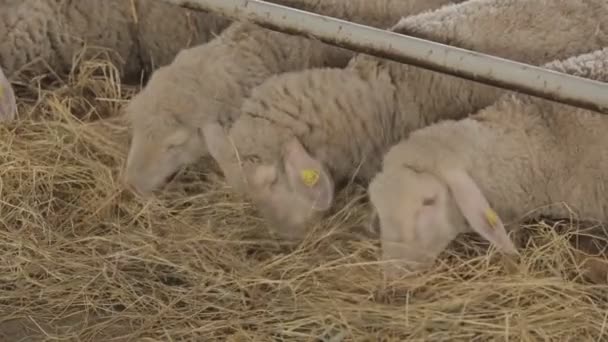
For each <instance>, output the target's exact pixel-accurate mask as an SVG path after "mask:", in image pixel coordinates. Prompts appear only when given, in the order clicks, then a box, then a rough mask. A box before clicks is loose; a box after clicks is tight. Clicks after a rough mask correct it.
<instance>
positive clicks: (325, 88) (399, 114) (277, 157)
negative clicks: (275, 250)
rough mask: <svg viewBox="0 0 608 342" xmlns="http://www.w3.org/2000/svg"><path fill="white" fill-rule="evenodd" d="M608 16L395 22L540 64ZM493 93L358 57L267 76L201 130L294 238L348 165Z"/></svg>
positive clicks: (484, 5) (553, 9) (522, 14)
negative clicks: (224, 120) (222, 119)
mask: <svg viewBox="0 0 608 342" xmlns="http://www.w3.org/2000/svg"><path fill="white" fill-rule="evenodd" d="M607 18H608V5H607V4H606V2H605V1H603V0H593V1H579V2H572V1H569V0H556V1H550V2H547V1H545V0H528V1H513V0H470V1H468V2H465V3H462V4H459V5H452V6H446V7H443V8H440V9H438V10H436V11H434V12H430V13H424V14H421V15H417V16H412V17H408V18H406V19H403V20H402V21H401V22H400V23H399V25H397V26H396V29H398V30H407V31H409V32H415V34H417V35H427V36H429V37H433V38H434V39H435V40H439V41H441V42H444V43H445V42H449V43H452V44H454V45H459V46H463V47H466V48H469V49H472V50H478V51H482V52H485V53H490V54H494V55H499V56H501V57H505V58H511V59H515V60H520V61H523V62H528V63H535V64H542V63H546V62H548V61H550V60H552V59H554V58H565V57H568V56H571V55H574V54H578V53H582V52H588V51H591V50H595V49H598V48H600V47H602V46H605V45H606V44H607V43H608V32H607V31H606V29H603V28H602V27H598V25H597V23H598V22H603V21H604V20H605V19H607ZM556 21H558V22H559V23H560V26H559V27H556V26H555V22H556ZM589 32H595V35H594V37H593V38H594V39H589ZM497 33H500V34H497ZM500 93H501V91H500V89H498V88H494V87H490V86H486V85H482V84H479V83H475V82H471V81H467V80H464V79H460V78H457V77H453V76H449V75H445V74H441V73H436V72H431V71H429V70H426V69H421V68H416V67H413V66H408V65H402V64H399V63H395V62H389V61H386V60H381V59H377V58H372V57H371V56H364V55H360V56H358V57H355V59H353V61H352V62H351V64H350V65H349V68H348V69H347V70H340V69H316V70H307V71H304V72H299V73H294V72H292V73H286V74H283V75H279V76H276V77H273V78H271V79H269V80H268V81H266V82H265V83H264V84H262V85H261V86H259V87H257V88H256V89H254V90H253V92H252V95H251V97H250V98H249V99H248V100H247V101H246V102H245V103H244V104H243V107H242V114H241V117H240V118H239V119H238V120H237V121H236V122H235V123H234V124H233V126H232V128H231V129H230V131H229V133H228V135H226V133H225V132H224V130H223V129H222V127H220V126H219V125H217V124H209V125H208V126H207V127H206V128H205V137H206V139H207V142H206V143H207V146H208V148H209V150H210V153H211V154H212V155H213V157H214V158H215V159H216V161H217V162H218V164H219V165H220V166H221V168H222V170H223V171H224V174H225V176H226V179H227V181H228V183H229V184H231V185H232V186H233V187H234V188H236V189H237V190H238V191H243V192H245V193H246V194H248V195H249V197H250V198H251V199H252V200H253V202H254V203H256V205H257V207H258V209H259V210H260V212H261V213H262V215H263V216H265V217H266V218H267V220H268V221H269V223H270V224H271V225H272V226H275V227H276V228H278V231H279V232H280V233H282V234H283V235H284V236H285V237H292V236H293V237H298V236H301V234H303V233H304V232H305V230H304V227H305V226H307V225H309V224H310V223H312V222H313V221H316V220H317V219H318V218H321V217H322V216H323V215H324V213H325V212H326V211H327V210H329V209H330V207H331V205H332V202H333V198H334V192H335V191H336V190H337V189H339V188H340V187H341V184H344V183H345V182H347V181H349V180H351V178H353V173H355V172H356V173H357V174H356V177H355V179H358V180H359V181H361V182H362V183H364V184H365V183H366V182H367V181H368V180H369V179H370V177H371V176H373V175H374V174H375V172H377V171H378V170H379V169H380V167H381V160H382V155H383V153H384V152H385V151H386V150H387V149H388V148H389V147H390V146H391V145H392V144H394V143H397V142H398V141H399V140H400V139H401V138H403V137H405V136H407V134H408V133H409V132H411V131H412V130H414V129H417V128H420V127H423V126H425V125H427V124H429V123H431V122H434V121H437V120H440V119H448V118H459V117H464V116H466V115H467V114H469V113H471V112H473V111H474V110H475V109H480V108H482V107H485V106H487V105H489V104H491V103H492V102H493V101H495V100H496V99H497V97H498V95H499V94H500ZM235 150H236V152H238V153H235V152H234V151H235Z"/></svg>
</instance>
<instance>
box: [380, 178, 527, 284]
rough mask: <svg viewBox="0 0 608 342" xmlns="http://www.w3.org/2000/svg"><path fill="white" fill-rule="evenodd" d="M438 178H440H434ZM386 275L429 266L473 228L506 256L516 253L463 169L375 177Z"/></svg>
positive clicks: (501, 224)
mask: <svg viewBox="0 0 608 342" xmlns="http://www.w3.org/2000/svg"><path fill="white" fill-rule="evenodd" d="M438 175H440V176H438ZM369 197H370V201H371V202H372V204H373V206H374V208H375V211H376V216H377V221H378V224H379V226H380V227H379V230H380V237H381V244H382V259H383V260H388V259H397V262H396V263H394V264H391V265H390V266H387V274H388V275H389V276H392V275H396V274H398V272H399V271H398V269H399V268H401V267H403V268H405V269H407V270H411V271H415V270H421V269H424V268H426V267H428V266H429V265H430V264H431V263H432V262H433V261H434V259H435V258H436V257H437V256H438V255H439V254H440V253H441V252H442V251H443V249H445V248H446V247H447V245H448V244H449V243H450V241H452V240H453V239H454V238H455V237H456V236H457V235H458V234H460V233H462V232H467V231H470V230H471V229H472V230H473V231H475V232H477V233H479V234H480V235H482V236H483V237H484V238H486V239H487V240H489V241H490V242H492V243H494V244H495V245H496V246H497V247H498V248H499V249H501V250H502V251H504V252H507V253H511V254H517V250H516V248H515V246H514V245H513V243H512V242H511V240H510V239H509V237H508V236H507V233H506V230H505V228H504V225H503V223H502V221H501V220H500V218H499V217H498V216H497V215H496V213H495V212H494V211H493V210H492V209H491V208H490V206H489V204H488V202H487V200H486V199H485V197H484V195H483V194H482V193H481V191H480V189H479V188H478V187H477V185H476V184H475V182H474V181H473V180H472V178H471V177H469V175H468V174H467V173H466V172H464V171H460V170H457V171H453V170H452V171H448V172H444V173H428V172H417V171H415V170H413V169H412V168H409V167H400V168H397V169H388V170H385V171H383V172H381V173H379V174H378V175H377V176H376V177H375V178H374V179H373V180H372V181H371V182H370V186H369Z"/></svg>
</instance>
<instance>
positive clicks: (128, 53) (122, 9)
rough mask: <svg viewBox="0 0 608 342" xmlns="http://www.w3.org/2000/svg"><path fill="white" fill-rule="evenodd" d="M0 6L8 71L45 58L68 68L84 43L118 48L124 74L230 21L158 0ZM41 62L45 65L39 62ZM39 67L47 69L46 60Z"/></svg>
mask: <svg viewBox="0 0 608 342" xmlns="http://www.w3.org/2000/svg"><path fill="white" fill-rule="evenodd" d="M1 6H2V8H1V9H0V37H2V39H1V40H0V65H1V66H2V67H3V69H4V71H5V72H6V73H7V76H9V77H10V76H11V75H12V74H13V73H14V72H16V71H18V70H19V69H20V68H22V67H24V66H26V65H27V64H30V63H34V62H36V61H37V60H39V59H41V60H44V62H46V64H48V65H49V66H51V67H52V68H53V69H55V70H56V71H67V70H69V69H70V67H71V65H72V60H73V58H74V55H75V54H76V53H77V52H78V50H79V49H81V48H82V46H83V44H85V43H86V44H88V45H90V46H91V45H92V46H97V47H103V48H109V49H112V50H114V51H115V54H112V55H111V59H112V62H113V63H115V64H116V65H117V66H118V67H120V69H121V71H123V72H124V75H125V79H131V78H135V79H137V80H139V78H140V73H141V70H142V69H143V68H146V69H149V68H152V67H153V66H154V65H157V66H158V65H165V64H167V63H169V62H170V61H171V60H172V59H173V58H174V56H175V54H177V52H178V51H179V50H181V49H183V48H185V47H189V46H192V45H197V44H200V43H204V42H207V41H209V40H210V39H211V38H212V37H213V36H214V35H215V34H217V33H219V32H220V31H221V30H222V29H223V28H225V27H227V26H228V24H229V23H230V21H229V20H227V19H225V18H222V17H220V16H217V15H213V14H208V13H203V12H198V11H192V10H188V9H185V8H181V7H178V6H175V5H171V4H167V3H165V2H163V1H157V0H104V1H98V0H78V1H56V0H23V1H9V2H6V1H5V3H3V4H2V5H1ZM38 66H40V67H39V68H38ZM35 67H36V69H35V70H34V71H41V72H43V71H46V70H44V65H43V64H38V65H35Z"/></svg>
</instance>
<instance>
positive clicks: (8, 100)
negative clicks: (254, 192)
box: [0, 68, 17, 121]
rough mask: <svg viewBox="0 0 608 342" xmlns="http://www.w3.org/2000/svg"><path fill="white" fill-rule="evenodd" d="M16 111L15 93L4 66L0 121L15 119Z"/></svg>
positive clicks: (1, 85) (1, 78)
mask: <svg viewBox="0 0 608 342" xmlns="http://www.w3.org/2000/svg"><path fill="white" fill-rule="evenodd" d="M16 113H17V102H16V99H15V93H14V91H13V88H12V86H11V84H10V83H9V81H8V79H7V78H6V76H5V75H4V72H3V71H2V68H0V121H9V120H13V119H14V118H15V115H16Z"/></svg>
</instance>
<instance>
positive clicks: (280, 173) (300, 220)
mask: <svg viewBox="0 0 608 342" xmlns="http://www.w3.org/2000/svg"><path fill="white" fill-rule="evenodd" d="M204 136H205V140H206V145H207V147H208V148H209V153H210V154H211V155H212V156H213V157H214V159H215V160H216V161H217V162H218V164H219V165H220V167H221V168H222V170H223V172H224V175H225V177H226V180H227V182H228V183H229V184H230V185H231V186H232V187H234V188H235V189H236V190H237V191H239V192H242V193H245V194H246V195H247V196H248V197H249V198H250V199H251V200H252V201H253V202H254V204H255V205H256V208H257V209H258V210H259V211H260V213H261V214H262V215H263V216H264V218H265V219H266V220H267V221H268V222H269V223H270V224H271V225H272V226H273V227H274V228H275V229H276V231H277V232H278V233H279V234H281V235H282V237H284V238H288V239H299V238H301V237H302V235H303V233H304V232H305V228H306V226H308V225H309V224H311V223H312V222H314V221H315V220H317V219H318V218H319V217H321V215H322V213H323V212H325V211H326V210H328V209H329V208H330V207H331V205H332V203H333V198H334V182H333V179H332V177H331V175H330V173H329V172H328V170H327V169H326V168H325V166H324V165H323V163H321V162H320V161H319V160H317V159H316V158H314V157H313V156H311V155H310V154H309V153H308V151H307V150H306V149H305V148H304V146H302V144H301V143H300V141H299V140H298V139H297V138H293V139H292V140H290V141H288V142H287V143H286V144H285V145H284V146H283V148H282V157H281V158H280V159H279V160H277V161H276V162H275V163H273V164H264V163H258V162H248V161H243V160H239V158H238V156H237V155H236V153H235V149H234V147H233V144H232V143H231V142H230V139H229V137H228V135H227V134H226V133H225V131H224V129H223V128H222V127H221V126H220V125H219V124H209V125H207V126H206V128H205V129H204Z"/></svg>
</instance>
